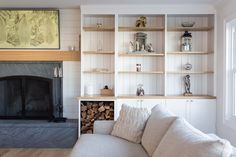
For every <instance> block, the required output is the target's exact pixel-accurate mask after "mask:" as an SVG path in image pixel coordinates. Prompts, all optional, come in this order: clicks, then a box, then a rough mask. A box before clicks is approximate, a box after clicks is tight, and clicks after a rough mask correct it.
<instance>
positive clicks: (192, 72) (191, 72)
mask: <svg viewBox="0 0 236 157" xmlns="http://www.w3.org/2000/svg"><path fill="white" fill-rule="evenodd" d="M213 73H214V72H213V71H167V74H213Z"/></svg>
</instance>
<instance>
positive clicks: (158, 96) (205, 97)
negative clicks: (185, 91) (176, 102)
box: [117, 95, 216, 99]
mask: <svg viewBox="0 0 236 157" xmlns="http://www.w3.org/2000/svg"><path fill="white" fill-rule="evenodd" d="M117 99H216V97H215V96H210V95H193V96H183V95H171V96H163V95H144V96H136V95H120V96H117Z"/></svg>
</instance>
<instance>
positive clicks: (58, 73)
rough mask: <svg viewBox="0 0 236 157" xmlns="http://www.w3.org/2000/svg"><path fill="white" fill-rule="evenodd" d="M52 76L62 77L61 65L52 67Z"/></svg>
mask: <svg viewBox="0 0 236 157" xmlns="http://www.w3.org/2000/svg"><path fill="white" fill-rule="evenodd" d="M53 77H54V78H62V77H63V71H62V68H61V67H54V68H53Z"/></svg>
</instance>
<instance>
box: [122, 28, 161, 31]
mask: <svg viewBox="0 0 236 157" xmlns="http://www.w3.org/2000/svg"><path fill="white" fill-rule="evenodd" d="M164 30H165V28H164V27H145V28H139V27H119V32H136V31H147V32H151V31H164Z"/></svg>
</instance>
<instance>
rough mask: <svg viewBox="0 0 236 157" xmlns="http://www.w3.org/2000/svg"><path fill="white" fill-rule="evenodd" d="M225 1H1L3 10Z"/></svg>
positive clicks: (0, 5) (214, 2)
mask: <svg viewBox="0 0 236 157" xmlns="http://www.w3.org/2000/svg"><path fill="white" fill-rule="evenodd" d="M219 1H223V0H0V7H1V8H78V7H79V6H80V5H96V4H98V5H112V4H119V5H122V4H145V5H148V4H156V5H158V4H180V5H182V4H212V5H214V4H216V3H218V2H219Z"/></svg>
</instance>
